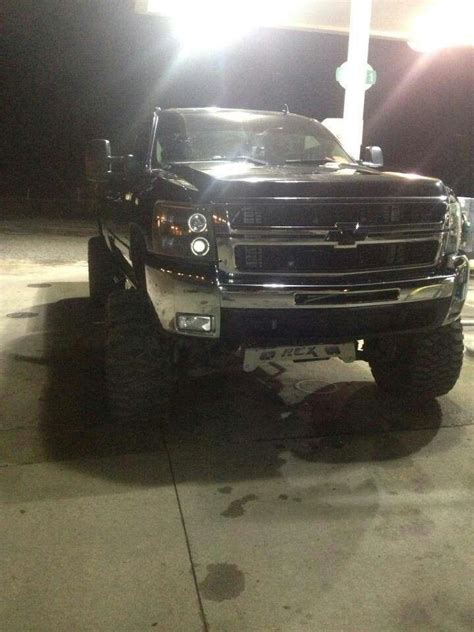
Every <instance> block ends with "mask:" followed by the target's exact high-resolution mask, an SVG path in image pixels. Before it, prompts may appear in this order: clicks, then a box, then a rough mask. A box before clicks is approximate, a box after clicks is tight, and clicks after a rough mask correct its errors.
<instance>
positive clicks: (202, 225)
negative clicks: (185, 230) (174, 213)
mask: <svg viewBox="0 0 474 632" xmlns="http://www.w3.org/2000/svg"><path fill="white" fill-rule="evenodd" d="M188 226H189V229H190V230H191V231H192V232H193V233H203V232H204V231H205V230H206V228H207V219H206V218H205V217H204V215H203V214H202V213H193V214H192V215H191V216H190V218H189V219H188Z"/></svg>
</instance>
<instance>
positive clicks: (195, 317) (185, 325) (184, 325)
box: [176, 314, 214, 334]
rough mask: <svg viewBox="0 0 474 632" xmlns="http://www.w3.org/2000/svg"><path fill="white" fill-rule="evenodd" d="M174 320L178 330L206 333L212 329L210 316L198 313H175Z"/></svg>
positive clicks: (212, 320)
mask: <svg viewBox="0 0 474 632" xmlns="http://www.w3.org/2000/svg"><path fill="white" fill-rule="evenodd" d="M176 322H177V325H178V329H179V330H180V331H197V332H201V333H206V334H208V333H210V332H211V331H212V330H213V325H214V319H213V318H212V316H201V315H200V314H177V315H176Z"/></svg>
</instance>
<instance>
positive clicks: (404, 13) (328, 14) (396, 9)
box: [136, 0, 474, 47]
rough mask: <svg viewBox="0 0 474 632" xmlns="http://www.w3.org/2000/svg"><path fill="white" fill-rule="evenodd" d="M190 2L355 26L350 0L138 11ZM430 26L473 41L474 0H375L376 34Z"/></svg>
mask: <svg viewBox="0 0 474 632" xmlns="http://www.w3.org/2000/svg"><path fill="white" fill-rule="evenodd" d="M357 1H358V0H356V2H357ZM191 5H193V11H192V13H193V14H194V11H199V13H200V14H201V15H204V14H206V13H207V12H208V11H209V12H210V11H213V10H216V9H217V7H219V12H220V11H225V13H226V14H227V15H232V16H233V15H234V13H239V14H240V15H242V14H247V15H246V16H245V18H246V19H247V20H248V21H249V22H250V23H253V24H254V25H257V26H275V27H279V28H290V29H298V30H314V31H328V32H333V33H349V32H350V15H351V0H293V1H292V2H288V1H287V0H284V1H282V0H251V1H249V0H239V1H236V0H230V1H228V2H226V1H225V0H192V2H188V1H187V0H136V10H137V12H139V13H154V14H158V15H162V16H167V17H172V18H173V17H175V16H177V15H181V16H185V15H186V13H187V12H189V9H190V6H191ZM427 31H429V32H430V33H429V35H430V38H431V39H432V38H433V37H434V36H435V35H436V37H439V38H440V40H438V44H441V45H442V44H443V40H444V39H445V38H446V37H447V36H448V37H450V40H451V41H450V45H453V44H455V43H459V44H461V45H474V0H373V3H372V17H371V28H370V34H371V36H372V37H382V38H388V39H399V40H407V41H413V42H414V44H415V47H416V43H417V40H420V39H422V40H423V41H425V40H426V34H427V33H426V32H427ZM447 31H448V33H446V32H447ZM449 31H451V32H450V33H449ZM423 36H424V37H423ZM433 45H434V44H433Z"/></svg>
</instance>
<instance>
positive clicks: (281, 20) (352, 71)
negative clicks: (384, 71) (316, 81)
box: [135, 0, 474, 158]
mask: <svg viewBox="0 0 474 632" xmlns="http://www.w3.org/2000/svg"><path fill="white" fill-rule="evenodd" d="M135 7H136V11H137V12H139V13H147V14H156V15H161V16H164V17H167V18H169V19H170V20H171V24H172V29H173V31H174V33H175V35H176V37H177V38H178V39H179V40H180V41H181V44H182V47H183V54H184V55H185V56H186V55H193V54H198V53H199V52H200V51H203V50H209V49H213V48H214V49H219V48H221V47H224V46H228V45H229V44H231V43H232V42H234V41H236V40H237V39H238V38H239V37H241V36H243V35H245V34H248V33H250V32H251V31H252V30H253V29H254V28H257V27H259V26H264V27H275V28H288V29H298V30H310V31H326V32H333V33H346V34H348V35H349V45H348V55H347V62H346V63H345V64H343V67H341V68H340V69H338V72H339V77H338V80H339V82H340V83H341V85H343V87H344V88H345V99H344V114H343V117H342V119H334V118H332V119H327V121H328V122H329V121H331V124H332V126H333V127H332V131H333V132H334V133H336V135H337V136H338V137H339V139H340V140H341V142H342V143H343V145H344V146H345V148H346V150H347V151H348V152H349V154H351V155H352V156H354V157H356V158H358V157H359V155H360V149H361V142H362V132H363V125H364V100H365V91H366V89H367V87H369V86H370V85H373V83H374V82H375V78H376V72H374V69H373V68H372V67H371V66H368V64H367V61H368V50H369V41H370V38H371V37H383V38H388V39H398V40H406V41H407V42H408V44H409V45H410V46H411V47H412V48H413V49H414V50H416V51H419V52H421V53H430V52H433V51H435V50H437V49H439V48H447V47H451V46H474V0H292V1H291V2H290V1H288V0H136V4H135ZM375 70H376V69H375ZM335 76H336V75H335ZM368 78H369V79H368ZM328 126H329V125H328ZM336 127H337V129H336Z"/></svg>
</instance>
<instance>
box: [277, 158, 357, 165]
mask: <svg viewBox="0 0 474 632" xmlns="http://www.w3.org/2000/svg"><path fill="white" fill-rule="evenodd" d="M330 163H332V164H334V165H337V166H338V167H358V166H359V165H358V164H357V163H356V162H339V160H333V159H332V158H320V159H313V158H290V159H289V160H285V164H286V165H327V164H330Z"/></svg>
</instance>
